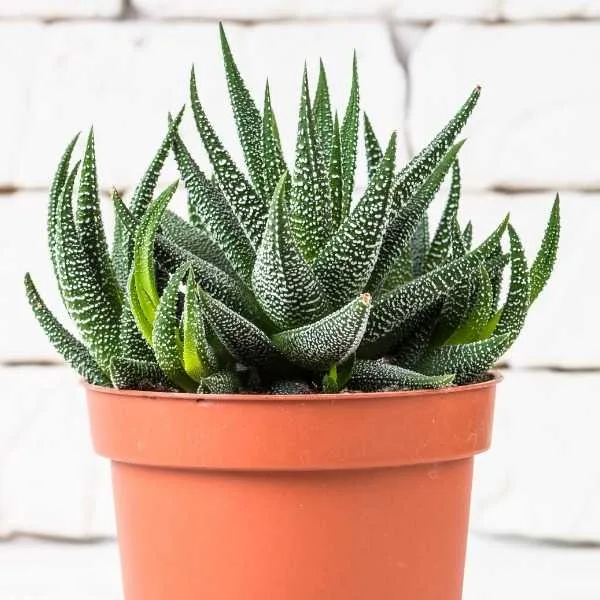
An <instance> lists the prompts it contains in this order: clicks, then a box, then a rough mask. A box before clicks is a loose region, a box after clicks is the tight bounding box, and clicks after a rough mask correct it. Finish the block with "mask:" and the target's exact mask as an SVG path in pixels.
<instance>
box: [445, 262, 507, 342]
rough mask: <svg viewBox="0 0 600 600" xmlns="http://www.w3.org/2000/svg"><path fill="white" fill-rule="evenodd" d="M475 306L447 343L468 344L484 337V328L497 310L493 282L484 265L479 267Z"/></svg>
mask: <svg viewBox="0 0 600 600" xmlns="http://www.w3.org/2000/svg"><path fill="white" fill-rule="evenodd" d="M477 283H478V285H477V290H476V295H475V301H474V304H473V308H472V310H471V312H470V314H469V316H468V317H467V319H466V320H465V322H464V323H463V324H462V325H461V326H460V327H459V328H458V329H457V330H456V331H455V332H454V333H453V334H452V335H451V336H450V338H449V339H448V340H447V341H446V343H447V344H468V343H470V342H477V341H479V340H482V339H484V335H483V333H484V330H485V327H486V325H487V323H488V322H489V320H490V319H491V318H492V316H493V315H494V312H495V306H494V295H493V290H492V283H491V281H490V277H489V275H488V272H487V270H486V269H485V267H484V266H483V265H481V266H480V269H479V277H478V282H477Z"/></svg>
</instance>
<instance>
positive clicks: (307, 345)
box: [271, 294, 371, 371]
mask: <svg viewBox="0 0 600 600" xmlns="http://www.w3.org/2000/svg"><path fill="white" fill-rule="evenodd" d="M370 310H371V297H370V296H369V294H361V295H360V296H359V297H358V298H357V299H355V300H352V302H349V303H348V304H346V305H345V306H343V307H342V308H340V309H339V310H337V311H335V312H333V313H331V314H329V315H327V316H326V317H324V318H323V319H321V320H320V321H317V322H316V323H311V324H310V325H305V326H304V327H299V328H297V329H290V330H288V331H283V332H281V333H277V334H275V335H274V336H273V337H272V338H271V339H272V341H273V344H274V345H275V346H276V347H277V348H278V349H279V350H280V352H281V353H282V354H283V355H284V356H286V357H288V358H289V359H290V360H291V361H292V362H293V363H294V364H297V365H300V366H302V367H304V368H306V369H311V370H314V371H325V370H328V369H329V368H330V367H331V366H332V365H334V364H337V363H341V362H344V361H345V360H346V359H348V358H349V357H350V356H351V355H352V354H353V353H354V352H355V351H356V349H357V348H358V345H359V344H360V341H361V340H362V337H363V334H364V332H365V329H366V326H367V321H368V319H369V313H370Z"/></svg>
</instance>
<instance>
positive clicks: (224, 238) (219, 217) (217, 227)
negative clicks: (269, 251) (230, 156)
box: [173, 135, 255, 280]
mask: <svg viewBox="0 0 600 600" xmlns="http://www.w3.org/2000/svg"><path fill="white" fill-rule="evenodd" d="M173 150H174V153H175V160H176V161H177V167H178V168H179V172H180V173H181V177H182V179H183V182H184V184H185V187H186V189H187V192H188V206H189V210H190V219H191V221H192V223H193V224H195V225H196V226H201V227H203V228H204V229H206V231H207V232H208V235H209V236H210V237H211V239H213V240H214V241H215V243H216V244H217V245H218V246H219V248H220V249H221V250H222V252H223V254H224V255H225V256H226V257H227V260H228V261H229V263H230V264H231V266H232V267H233V268H234V269H235V271H236V273H237V274H238V275H239V276H240V277H241V278H242V279H245V280H248V279H249V277H250V273H251V272H252V265H253V264H254V259H255V253H254V249H253V247H252V244H251V242H250V240H249V239H248V237H247V236H246V233H245V231H244V229H243V228H242V226H241V225H240V222H239V220H238V218H237V217H236V213H235V211H234V208H232V206H231V205H230V204H229V202H228V201H227V199H226V198H225V196H223V194H222V192H221V190H220V189H219V188H218V186H216V185H215V184H214V183H213V182H211V181H209V180H208V179H207V178H206V176H205V175H204V173H203V172H202V171H201V170H200V168H199V167H198V165H197V164H196V162H195V161H194V159H193V158H192V157H191V155H190V153H189V151H188V149H187V148H186V146H185V145H184V143H183V141H182V140H181V138H180V137H179V136H178V135H175V136H174V137H173Z"/></svg>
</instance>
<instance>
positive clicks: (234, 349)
mask: <svg viewBox="0 0 600 600" xmlns="http://www.w3.org/2000/svg"><path fill="white" fill-rule="evenodd" d="M200 303H201V304H202V309H203V311H204V315H205V316H206V318H207V319H208V322H209V323H210V326H211V328H212V330H213V331H214V333H215V334H216V336H217V337H218V338H219V340H220V342H221V343H222V344H223V345H224V346H225V348H226V349H227V351H228V352H229V353H230V354H231V355H232V356H233V357H234V358H235V359H236V360H238V361H240V362H241V363H243V364H246V365H259V366H260V365H263V366H269V367H270V368H274V367H276V366H277V365H278V364H279V363H280V362H281V355H280V354H279V352H277V350H276V349H275V347H274V346H273V344H272V343H271V340H270V339H269V338H268V337H267V335H266V334H265V333H264V332H263V331H261V330H260V329H259V328H258V327H257V326H256V325H254V323H251V322H250V321H248V320H247V319H245V318H244V317H243V316H242V315H240V314H238V313H237V312H235V311H233V310H231V309H230V308H228V307H227V306H225V304H223V303H222V302H220V301H219V300H217V299H215V298H213V297H212V296H210V295H208V294H206V293H204V292H202V291H200Z"/></svg>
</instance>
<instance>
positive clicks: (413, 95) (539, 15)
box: [0, 0, 600, 541]
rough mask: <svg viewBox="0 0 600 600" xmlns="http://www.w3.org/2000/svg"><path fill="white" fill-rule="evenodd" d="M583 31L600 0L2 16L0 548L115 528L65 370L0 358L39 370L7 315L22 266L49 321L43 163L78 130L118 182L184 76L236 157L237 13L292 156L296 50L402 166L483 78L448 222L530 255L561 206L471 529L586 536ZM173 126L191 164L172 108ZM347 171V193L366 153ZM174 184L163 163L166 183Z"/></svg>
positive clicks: (135, 171) (591, 337) (588, 204)
mask: <svg viewBox="0 0 600 600" xmlns="http://www.w3.org/2000/svg"><path fill="white" fill-rule="evenodd" d="M598 17H600V0H544V1H541V0H456V1H454V2H447V1H442V0H373V1H368V0H351V1H345V2H342V1H334V2H329V3H324V2H317V1H316V0H303V1H302V2H297V1H292V0H277V1H276V0H256V1H255V2H242V1H241V0H228V1H226V2H214V1H210V2H209V1H208V0H170V1H169V2H166V0H131V1H130V2H122V1H121V0H93V1H92V0H88V1H86V2H73V1H70V0H46V1H44V2H40V1H36V0H20V1H17V0H12V1H11V0H6V1H4V2H1V3H0V55H1V56H3V57H5V58H4V59H3V60H2V61H0V81H2V85H3V93H2V94H0V278H1V281H2V282H3V289H2V293H1V294H0V315H1V316H0V384H1V385H2V388H3V390H4V401H3V402H2V403H1V408H0V413H1V414H0V536H2V535H7V534H9V533H11V532H15V531H27V532H34V533H35V532H37V533H44V534H51V535H65V536H71V537H78V536H81V537H89V536H95V535H104V534H111V533H112V532H113V525H112V521H111V517H110V515H111V512H110V500H109V485H108V479H107V477H106V465H104V464H103V463H101V462H99V461H98V460H96V459H95V458H94V457H93V456H92V454H91V450H90V448H89V441H88V438H87V428H86V422H85V412H84V410H83V404H82V402H81V391H80V389H79V388H78V387H77V386H76V385H75V383H74V378H73V376H72V375H70V374H69V373H68V372H67V371H66V370H65V369H64V368H61V367H51V368H39V367H33V366H10V365H14V364H15V363H20V364H25V365H27V364H29V363H33V362H35V361H40V360H44V361H56V360H57V357H56V354H55V353H54V351H53V350H52V349H51V348H50V347H49V345H48V343H47V342H46V340H45V338H44V336H43V335H42V334H41V333H40V331H39V329H38V328H37V325H36V323H35V322H34V320H33V318H32V317H31V315H30V314H29V310H28V307H27V306H26V305H25V303H24V301H23V294H22V276H23V273H24V272H25V271H26V270H30V271H31V272H32V274H33V276H34V278H35V280H36V282H38V283H39V286H40V290H41V292H42V293H43V295H44V297H45V298H47V300H48V301H49V303H50V304H51V305H52V307H53V308H54V309H56V310H57V313H58V314H59V315H60V316H61V318H65V317H64V311H62V310H61V309H60V301H59V298H58V294H57V293H56V290H55V285H54V282H53V279H52V275H51V272H50V269H49V265H48V261H47V258H46V254H47V251H46V239H45V232H44V230H45V211H46V196H47V188H48V185H49V181H50V178H51V176H52V172H53V170H54V167H55V164H56V162H57V160H58V158H59V155H60V153H61V152H62V149H63V147H64V145H65V144H66V142H67V140H68V139H70V137H71V135H72V134H73V133H74V132H75V131H77V130H85V129H86V128H87V127H88V126H89V125H90V124H92V123H93V124H94V126H95V132H96V140H97V152H98V161H99V169H100V178H101V184H102V185H103V187H104V188H105V189H109V188H110V187H111V186H113V185H116V186H118V187H120V188H123V189H125V190H126V191H129V190H131V188H132V187H133V186H134V185H135V183H136V181H137V180H138V179H139V177H140V176H141V174H142V172H143V170H144V169H145V167H146V164H147V162H148V161H149V159H150V157H151V156H152V154H153V153H154V149H155V148H156V146H157V144H158V143H159V141H160V138H161V137H162V135H163V133H164V128H165V120H166V113H167V111H169V110H170V111H173V110H177V109H178V108H179V107H180V106H181V105H182V104H183V103H187V102H188V98H187V79H188V74H189V68H190V65H191V64H192V63H195V65H196V69H197V74H198V79H199V83H200V93H201V95H202V98H203V101H204V102H205V104H206V108H207V111H208V112H209V114H210V116H211V117H212V119H213V120H214V122H215V124H216V127H217V130H218V132H219V133H220V135H221V137H222V138H223V139H224V141H225V142H226V144H227V145H228V146H229V148H230V149H231V151H232V154H233V155H234V156H235V157H236V158H238V159H239V158H241V152H240V149H239V146H238V144H237V142H236V141H235V132H234V125H233V120H232V118H231V111H230V108H229V106H228V102H227V101H226V100H224V99H223V94H224V91H225V85H224V76H223V72H222V66H221V61H220V58H219V48H218V34H217V29H216V25H215V21H216V20H218V19H224V20H226V21H234V22H229V23H226V25H227V30H228V33H229V37H230V41H231V44H232V46H233V50H234V52H235V53H236V56H237V57H238V60H239V62H240V66H241V68H242V70H243V72H244V75H245V76H246V78H247V80H248V83H249V85H250V88H251V89H252V91H253V92H254V94H255V96H256V97H257V98H258V100H259V102H261V101H262V93H263V86H264V78H265V76H266V75H268V76H269V78H270V83H271V89H272V96H273V101H274V105H275V108H276V111H277V115H278V119H279V124H280V129H281V132H282V136H283V138H284V145H285V146H286V152H287V154H288V157H291V155H292V152H293V145H294V141H293V136H294V132H295V129H296V119H297V109H298V91H299V83H300V73H301V68H302V64H303V60H304V58H305V57H308V59H309V67H310V69H311V73H312V74H313V76H314V74H315V70H316V69H315V68H316V66H317V64H318V63H317V61H318V57H319V56H322V57H323V58H324V59H325V62H326V64H327V67H328V70H329V75H330V83H331V85H332V87H333V95H334V100H335V103H336V104H337V106H338V107H340V108H342V107H343V106H344V105H345V102H346V94H347V92H348V87H349V78H350V61H351V54H352V50H353V49H354V48H356V49H357V52H358V56H359V60H360V75H361V96H362V104H363V107H364V108H365V109H366V110H367V111H368V113H369V116H370V117H371V119H372V121H373V123H374V126H375V128H376V131H377V133H378V135H379V136H380V137H381V138H384V137H385V136H387V135H388V134H389V133H390V131H391V130H392V129H396V130H398V131H399V134H400V150H399V158H400V160H401V161H404V160H405V159H406V158H407V154H408V151H407V147H408V148H412V149H415V150H416V149H418V148H419V146H420V145H422V144H424V143H425V142H426V141H427V140H428V139H429V137H430V136H431V135H432V134H433V133H434V132H435V131H436V130H437V129H438V128H439V127H440V126H442V125H443V124H444V123H445V122H446V120H447V119H448V117H449V116H450V115H451V114H452V112H453V111H454V110H455V108H456V107H457V105H458V104H459V103H460V102H461V101H462V100H463V99H464V98H465V96H466V95H467V94H468V93H469V91H470V90H471V89H472V87H473V86H474V85H475V84H477V83H480V84H482V85H483V86H484V90H483V95H482V99H481V102H480V106H479V107H478V110H477V112H476V114H475V116H474V118H473V119H472V122H471V124H470V125H469V127H468V129H467V131H466V133H465V135H466V136H467V137H468V138H469V142H468V144H467V145H466V146H465V149H464V151H463V175H464V181H465V187H466V188H467V191H466V194H465V199H464V202H463V218H465V217H467V218H472V219H473V221H474V223H475V226H476V231H477V232H478V235H480V236H483V235H484V233H485V232H486V231H489V230H490V229H491V227H492V226H493V224H495V223H496V222H498V221H499V220H500V218H501V216H502V215H503V214H504V213H505V212H506V211H508V210H510V211H511V215H512V218H513V221H514V222H515V223H516V224H517V226H518V229H519V232H520V233H522V235H523V237H524V241H525V243H526V247H527V249H528V251H529V253H528V255H529V257H532V256H533V251H534V250H535V248H536V244H537V243H539V239H540V237H541V234H542V230H543V227H544V224H545V220H546V218H547V214H548V211H549V208H550V205H551V202H552V199H553V196H554V192H555V191H557V190H558V191H561V192H562V196H563V220H564V232H563V241H562V248H561V253H560V260H559V264H558V266H557V270H556V276H555V278H554V280H553V282H552V283H551V285H550V287H549V289H548V290H547V291H546V292H545V293H544V295H543V296H542V297H541V298H540V300H539V302H538V304H537V305H536V306H535V308H534V309H533V310H532V312H531V314H530V317H529V321H528V324H527V329H526V331H525V332H524V334H523V336H522V337H521V339H520V340H519V342H518V343H517V344H516V345H515V347H514V348H513V350H512V351H511V352H510V354H509V355H508V356H507V360H508V362H509V364H510V366H511V367H512V369H511V370H510V371H508V372H507V382H506V383H505V384H504V385H503V387H502V390H501V392H500V398H499V406H498V419H497V426H496V446H495V450H494V451H493V452H492V453H491V454H489V455H488V456H486V457H485V458H483V459H482V460H481V461H480V463H479V469H478V473H479V481H478V484H477V489H476V496H475V502H474V520H473V526H474V528H475V529H476V530H477V531H483V532H492V533H508V534H518V535H531V536H539V537H546V538H557V539H568V540H576V541H581V540H584V541H585V540H595V541H600V523H598V519H597V515H596V514H593V507H594V506H597V504H598V501H600V483H599V482H600V470H599V469H598V467H597V466H596V463H597V461H595V462H594V461H593V460H592V458H591V457H593V456H595V455H597V454H598V448H597V447H596V445H595V444H596V442H595V436H594V429H593V424H594V423H597V422H598V419H599V418H600V405H599V404H598V403H597V402H595V401H594V400H595V396H597V389H598V383H599V382H598V375H597V373H595V372H593V371H595V370H600V352H599V351H598V349H597V343H596V340H597V339H599V338H600V325H599V323H600V320H599V319H598V317H597V313H598V310H597V307H598V300H599V299H600V288H599V286H598V283H597V279H598V278H597V277H596V276H595V273H596V271H597V259H596V257H597V256H600V247H599V244H600V242H599V241H598V235H597V233H596V232H597V227H598V223H600V192H599V191H598V190H600V150H599V149H598V144H597V139H600V117H598V110H597V107H598V106H599V105H600V83H599V82H600V78H599V77H598V76H597V75H596V72H597V68H596V63H597V58H596V57H597V56H600V42H599V41H598V40H600V22H599V21H598ZM313 79H314V77H313ZM183 132H184V136H185V137H186V139H187V140H188V142H190V144H191V146H192V148H193V149H194V150H195V152H196V154H197V155H199V156H200V157H202V152H201V149H200V144H199V141H198V139H197V135H196V133H195V131H194V128H193V124H192V120H191V118H190V115H189V114H188V115H186V118H185V120H184V125H183ZM202 160H203V159H202ZM359 172H360V176H359V184H360V183H364V160H362V158H361V164H360V165H359ZM176 176H177V175H176V173H175V170H174V169H173V165H170V166H169V169H168V172H167V173H166V174H165V177H164V181H167V180H169V179H173V178H175V177H176ZM507 191H508V192H510V193H506V192H507ZM582 192H585V193H582ZM177 203H178V205H179V206H181V204H182V199H181V198H179V199H178V201H177ZM440 205H441V202H438V204H437V207H436V208H435V209H434V212H435V211H436V210H438V211H439V207H440ZM552 367H559V368H561V369H563V370H566V373H565V374H560V375H559V374H555V373H552V372H551V371H550V370H549V369H550V368H552ZM532 368H534V369H535V370H534V371H532V370H531V369H532ZM581 368H586V369H589V370H590V371H592V372H591V373H590V374H582V373H581V372H580V371H579V370H580V369H581ZM595 390H596V391H595ZM57 482H58V483H60V485H58V483H57ZM40 499H43V502H40Z"/></svg>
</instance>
